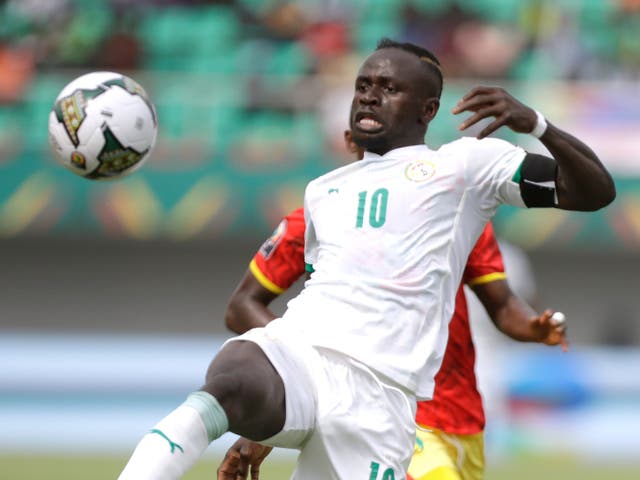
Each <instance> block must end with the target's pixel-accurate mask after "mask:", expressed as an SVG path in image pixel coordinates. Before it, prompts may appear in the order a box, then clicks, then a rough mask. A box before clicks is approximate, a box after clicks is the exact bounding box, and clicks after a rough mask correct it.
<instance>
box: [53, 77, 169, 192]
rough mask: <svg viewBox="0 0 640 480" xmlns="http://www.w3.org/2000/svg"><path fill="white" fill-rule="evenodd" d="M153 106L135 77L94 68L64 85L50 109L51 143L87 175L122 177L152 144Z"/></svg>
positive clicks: (61, 159)
mask: <svg viewBox="0 0 640 480" xmlns="http://www.w3.org/2000/svg"><path fill="white" fill-rule="evenodd" d="M157 133H158V121H157V116H156V110H155V107H154V105H153V103H151V101H150V100H149V96H148V95H147V93H146V92H145V91H144V89H143V88H142V87H141V86H140V85H139V84H138V83H136V82H135V81H134V80H132V79H130V78H129V77H126V76H124V75H120V74H118V73H112V72H93V73H88V74H86V75H82V76H81V77H78V78H76V79H75V80H73V81H72V82H71V83H69V84H68V85H67V86H66V87H64V88H63V89H62V91H61V92H60V95H58V98H56V101H55V103H54V105H53V109H52V110H51V113H50V114H49V144H50V145H51V149H52V150H53V153H54V156H55V158H56V159H57V160H58V161H59V162H60V163H61V164H62V165H64V166H65V167H66V168H68V169H69V170H71V171H72V172H73V173H75V174H77V175H80V176H81V177H84V178H88V179H91V180H110V179H116V178H120V177H123V176H125V175H128V174H130V173H132V172H133V171H135V170H137V169H138V168H140V167H141V166H142V164H143V163H144V162H145V161H146V160H147V159H148V158H149V156H150V154H151V151H152V150H153V147H154V145H155V143H156V136H157Z"/></svg>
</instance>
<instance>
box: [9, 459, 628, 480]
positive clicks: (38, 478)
mask: <svg viewBox="0 0 640 480" xmlns="http://www.w3.org/2000/svg"><path fill="white" fill-rule="evenodd" d="M126 461H127V458H124V457H106V456H105V457H93V456H85V455H82V456H72V455H68V456H67V455H65V456H46V455H26V454H25V455H0V480H42V479H47V480H87V479H89V478H90V479H92V480H115V479H116V478H117V477H118V475H119V474H120V471H121V470H122V468H123V466H124V464H125V463H126ZM217 467H218V463H217V461H216V460H211V459H205V460H203V461H201V462H199V463H198V464H197V465H196V466H195V467H194V468H193V469H192V470H190V471H189V473H188V474H187V475H185V476H184V477H183V478H184V479H185V480H215V478H216V468H217ZM292 470H293V464H292V463H291V462H289V461H286V462H283V461H279V460H277V459H267V461H266V463H265V465H264V467H263V468H262V471H261V474H260V478H261V480H286V479H288V478H289V475H290V474H291V471H292ZM541 478H542V479H545V480H556V479H557V480H606V479H611V478H615V479H616V480H637V479H638V478H640V464H635V465H615V464H607V465H602V464H600V465H599V464H595V465H594V464H584V463H582V462H579V461H577V460H575V459H567V458H547V457H543V458H541V457H532V458H518V459H513V460H510V461H508V462H506V463H504V464H501V465H495V466H490V467H489V468H488V469H487V472H486V475H485V479H486V480H514V479H517V480H539V479H541Z"/></svg>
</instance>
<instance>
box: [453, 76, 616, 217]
mask: <svg viewBox="0 0 640 480" xmlns="http://www.w3.org/2000/svg"><path fill="white" fill-rule="evenodd" d="M452 112H453V113H454V114H459V113H462V112H473V115H471V117H469V118H467V119H466V120H465V121H463V122H462V123H461V124H460V126H459V129H460V130H466V129H467V128H469V127H471V126H472V125H475V124H476V123H478V122H479V121H481V120H483V119H485V118H490V117H493V118H494V120H493V122H491V123H490V124H489V125H487V126H486V127H485V128H484V129H483V130H482V131H481V132H480V133H479V134H478V138H484V137H486V136H488V135H490V134H491V133H493V132H495V131H496V130H497V129H499V128H500V127H503V126H506V127H508V128H510V129H511V130H513V131H515V132H518V133H532V132H533V131H534V129H535V128H536V126H537V125H538V115H537V113H536V111H535V110H533V109H532V108H530V107H528V106H526V105H524V104H523V103H521V102H519V101H518V100H517V99H515V98H514V97H513V96H511V95H510V94H509V93H508V92H507V91H505V90H504V89H502V88H499V87H476V88H473V89H472V90H471V91H470V92H469V93H467V94H466V95H465V96H464V97H462V99H461V100H460V101H459V102H458V104H457V105H456V106H455V107H454V109H453V110H452ZM539 138H540V141H541V142H542V143H543V144H544V146H545V147H546V148H547V149H548V150H549V152H550V153H551V155H552V156H553V158H554V159H555V161H556V162H557V169H556V172H555V179H549V180H555V185H556V187H555V189H556V195H557V202H556V205H555V206H556V207H558V208H562V209H566V210H582V211H593V210H598V209H600V208H603V207H605V206H607V205H608V204H610V203H611V202H612V201H613V200H614V199H615V195H616V189H615V185H614V183H613V179H612V178H611V175H610V174H609V172H608V171H607V170H606V169H605V168H604V166H603V165H602V163H601V162H600V160H599V159H598V156H597V155H596V154H595V153H594V152H593V150H591V149H590V148H589V147H588V146H587V145H585V144H584V143H583V142H582V141H581V140H579V139H577V138H576V137H574V136H572V135H570V134H568V133H567V132H565V131H563V130H561V129H559V128H558V127H556V126H554V125H552V124H551V123H548V122H547V128H546V130H545V131H544V133H543V134H542V135H541V136H540V137H539ZM542 158H544V157H542Z"/></svg>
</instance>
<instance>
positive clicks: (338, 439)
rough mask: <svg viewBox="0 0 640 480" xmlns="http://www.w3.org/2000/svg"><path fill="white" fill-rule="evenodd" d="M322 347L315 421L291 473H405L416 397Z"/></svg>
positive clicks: (323, 479)
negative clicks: (313, 427)
mask: <svg viewBox="0 0 640 480" xmlns="http://www.w3.org/2000/svg"><path fill="white" fill-rule="evenodd" d="M320 352H321V353H320V355H321V357H322V365H321V366H320V367H319V368H318V369H317V370H316V372H315V375H314V377H313V378H314V380H315V383H316V390H317V402H318V407H317V408H318V413H317V419H316V426H315V429H314V430H313V432H312V434H311V436H310V437H309V439H308V440H307V441H306V443H305V445H304V448H303V449H302V451H301V453H300V455H299V457H298V463H297V465H296V469H295V471H294V473H293V476H292V479H295V480H298V479H299V480H347V479H370V480H395V479H397V480H401V479H403V478H404V475H405V474H406V469H407V467H408V464H409V459H410V457H411V447H412V446H413V438H414V418H415V399H414V397H413V396H410V395H409V394H407V393H406V392H402V391H401V390H399V389H397V388H394V387H392V386H389V385H386V384H384V383H382V382H381V381H380V380H379V379H378V378H376V377H375V375H374V374H373V373H372V372H371V371H370V370H368V369H367V368H366V367H363V366H356V364H357V362H355V361H353V360H351V359H348V358H346V357H344V356H341V355H339V354H336V353H332V352H330V351H326V350H320ZM358 365H359V364H358Z"/></svg>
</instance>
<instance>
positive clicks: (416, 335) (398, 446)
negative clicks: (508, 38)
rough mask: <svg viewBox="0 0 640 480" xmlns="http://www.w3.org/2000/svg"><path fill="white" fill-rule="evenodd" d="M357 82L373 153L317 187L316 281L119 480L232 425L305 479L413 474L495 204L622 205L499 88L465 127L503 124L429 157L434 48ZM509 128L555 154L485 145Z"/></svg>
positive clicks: (357, 104) (355, 107)
mask: <svg viewBox="0 0 640 480" xmlns="http://www.w3.org/2000/svg"><path fill="white" fill-rule="evenodd" d="M355 87H356V88H355V94H354V99H353V103H352V105H351V114H350V127H351V131H352V135H353V140H354V142H355V143H356V144H357V145H358V146H359V147H361V148H364V149H365V150H366V152H365V157H364V159H363V160H361V161H358V162H354V163H352V164H350V165H347V166H344V167H341V168H338V169H336V170H334V171H332V172H329V173H328V174H325V175H323V176H321V177H319V178H317V179H315V180H313V181H312V182H310V183H309V185H308V186H307V188H306V191H305V199H304V207H305V228H306V230H305V261H306V263H308V264H310V265H312V267H313V270H314V271H313V273H312V274H311V278H310V279H309V280H307V282H306V284H305V288H304V289H303V290H302V292H301V293H300V294H299V295H298V296H297V297H296V298H295V299H293V300H291V301H290V302H289V304H288V306H287V310H286V312H285V313H284V315H283V316H282V318H279V319H276V320H273V321H272V322H270V323H269V324H268V325H267V326H266V327H263V328H254V329H251V330H249V331H248V332H247V333H245V334H243V335H241V336H239V337H235V338H233V339H230V340H229V341H227V342H226V343H225V345H224V346H223V347H222V349H221V350H220V352H218V354H217V355H216V357H215V358H214V359H213V361H212V362H211V364H210V366H209V369H208V371H207V375H206V379H205V384H204V385H203V387H202V389H201V390H200V391H198V392H195V393H193V394H191V395H189V397H188V398H187V400H186V401H185V402H184V403H183V404H182V405H181V406H179V407H178V408H177V409H176V410H174V411H173V412H171V413H170V414H169V415H168V416H167V417H165V418H164V419H163V420H161V421H160V422H159V423H158V424H157V425H156V426H155V427H154V428H153V429H152V430H151V431H150V432H149V433H148V434H147V435H145V436H144V437H143V438H142V440H141V441H140V443H139V444H138V446H137V447H136V449H135V451H134V453H133V455H132V457H131V459H130V460H129V462H128V464H127V466H126V467H125V469H124V471H123V472H122V474H121V476H120V479H121V480H132V479H135V480H147V479H167V480H168V479H176V478H180V477H181V476H182V475H183V474H184V472H185V471H186V470H188V469H189V468H190V467H191V466H192V465H193V464H194V463H195V462H196V461H197V460H198V459H199V458H200V456H201V455H202V453H203V452H204V451H205V449H206V448H207V446H208V445H209V443H210V442H212V441H213V440H214V439H216V438H218V437H219V436H221V435H222V434H223V433H224V432H226V431H229V430H230V431H232V432H234V433H237V434H239V435H241V436H244V437H246V438H249V439H251V440H254V441H260V442H262V443H267V444H269V445H273V446H282V447H287V448H298V449H300V454H299V456H298V462H297V465H296V469H295V471H294V474H293V478H297V479H304V480H328V479H347V478H349V479H353V478H369V479H370V480H375V479H380V480H391V479H394V480H395V479H400V478H404V476H405V475H406V470H407V467H408V465H409V461H410V458H411V454H412V451H413V445H414V439H415V436H414V434H415V430H414V421H415V415H416V411H415V410H416V399H419V400H426V399H430V398H431V397H432V395H433V388H434V377H435V375H436V373H437V372H438V370H439V368H440V365H441V363H442V356H443V353H444V349H445V346H446V340H447V334H448V323H449V320H450V318H451V316H452V315H453V310H454V300H455V294H456V291H457V288H458V285H459V284H460V281H461V279H462V274H463V270H464V265H465V262H466V259H467V257H468V255H469V253H470V252H471V249H472V247H473V245H474V244H475V242H476V240H477V239H478V237H479V236H480V233H481V232H482V230H483V229H484V227H485V225H486V223H487V222H488V221H489V220H490V219H491V217H492V216H493V215H494V213H495V211H496V209H497V208H498V206H499V205H500V204H502V203H509V204H512V205H516V206H520V207H525V206H529V207H533V206H535V207H558V208H565V209H573V210H596V209H599V208H602V207H604V206H606V205H607V204H609V203H610V202H611V201H613V199H614V198H615V186H614V184H613V180H612V179H611V176H610V175H609V173H608V172H607V170H606V169H605V168H604V166H603V165H602V163H601V162H600V160H599V159H598V157H597V156H596V155H595V154H594V153H593V152H592V151H591V150H590V149H589V147H587V146H586V145H585V144H584V143H583V142H581V141H580V140H578V139H577V138H575V137H573V136H571V135H569V134H568V133H566V132H564V131H562V130H560V129H558V128H557V127H555V126H553V125H552V124H550V123H549V124H547V122H546V121H545V120H544V117H542V115H539V114H536V112H535V111H534V110H532V109H531V108H529V107H527V106H525V105H523V104H522V103H520V102H518V101H517V100H516V99H514V98H513V97H512V96H511V95H509V94H508V93H507V92H506V91H504V90H502V89H499V88H490V87H479V88H475V89H473V90H472V91H471V92H470V93H468V94H467V95H465V97H463V99H462V100H461V101H460V103H459V104H458V105H457V106H456V108H455V110H454V112H456V113H460V112H464V111H471V112H473V115H472V116H471V117H470V118H469V119H467V120H466V121H464V122H463V123H462V125H461V128H463V129H465V128H468V127H469V126H471V125H474V124H475V123H477V122H478V121H480V120H482V119H484V118H488V117H495V120H494V121H493V122H492V123H490V124H489V125H488V126H487V127H486V128H485V129H484V130H482V131H481V132H480V134H479V138H477V139H473V138H462V139H460V140H457V141H454V142H451V143H450V144H447V145H444V146H443V147H441V148H440V149H439V150H437V151H433V150H430V149H429V148H428V147H427V146H426V145H425V144H424V138H425V134H426V131H427V127H428V125H429V122H430V121H431V120H432V119H433V118H434V117H435V115H436V113H437V111H438V108H439V105H440V93H441V90H442V75H441V73H440V70H439V68H438V66H437V59H435V57H434V56H433V54H431V52H429V51H427V50H425V49H423V48H420V47H417V46H415V45H412V44H400V43H396V42H391V41H386V40H385V41H383V42H381V43H380V44H379V46H378V49H377V50H376V51H375V52H374V53H372V54H371V55H370V56H369V57H368V58H367V59H366V60H365V62H364V63H363V65H362V66H361V67H360V69H359V71H358V75H357V78H356V82H355ZM501 126H507V127H508V128H511V129H512V130H514V131H517V132H522V133H533V134H535V135H536V136H538V137H539V138H540V140H541V141H542V143H543V144H544V145H545V147H546V148H547V150H548V151H549V152H550V153H551V154H552V155H553V158H551V157H546V156H541V155H535V154H529V153H527V152H525V151H524V150H522V149H521V148H519V147H517V146H514V145H512V144H510V143H508V142H504V141H501V140H497V139H488V138H484V137H486V136H487V135H488V134H490V133H491V132H493V131H494V130H496V129H497V128H499V127H501ZM371 419H375V422H372V421H370V420H371Z"/></svg>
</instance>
